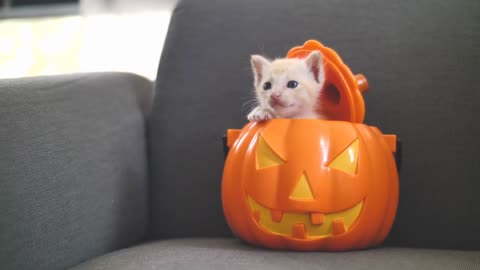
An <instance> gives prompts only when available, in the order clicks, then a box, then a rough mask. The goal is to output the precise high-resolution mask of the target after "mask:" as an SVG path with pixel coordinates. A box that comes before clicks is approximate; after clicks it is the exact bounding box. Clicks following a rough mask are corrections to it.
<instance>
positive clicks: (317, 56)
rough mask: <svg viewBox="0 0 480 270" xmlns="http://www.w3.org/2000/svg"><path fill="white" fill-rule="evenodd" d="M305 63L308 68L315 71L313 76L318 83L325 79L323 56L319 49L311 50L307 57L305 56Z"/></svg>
mask: <svg viewBox="0 0 480 270" xmlns="http://www.w3.org/2000/svg"><path fill="white" fill-rule="evenodd" d="M305 64H306V65H307V67H308V70H309V71H310V72H312V73H313V77H314V78H315V81H317V83H321V82H323V81H324V80H325V72H324V68H323V56H322V54H321V53H320V52H319V51H313V52H311V53H310V54H309V55H308V56H307V58H305Z"/></svg>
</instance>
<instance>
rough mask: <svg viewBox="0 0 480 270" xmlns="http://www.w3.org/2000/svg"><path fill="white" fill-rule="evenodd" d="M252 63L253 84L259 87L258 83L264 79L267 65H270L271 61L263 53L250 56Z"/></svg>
mask: <svg viewBox="0 0 480 270" xmlns="http://www.w3.org/2000/svg"><path fill="white" fill-rule="evenodd" d="M250 63H251V64H252V70H253V77H254V82H253V84H254V85H255V87H257V86H258V84H259V83H260V82H261V81H262V79H263V75H264V72H265V67H267V66H269V65H270V61H268V60H267V59H266V58H265V57H263V56H261V55H252V57H251V58H250Z"/></svg>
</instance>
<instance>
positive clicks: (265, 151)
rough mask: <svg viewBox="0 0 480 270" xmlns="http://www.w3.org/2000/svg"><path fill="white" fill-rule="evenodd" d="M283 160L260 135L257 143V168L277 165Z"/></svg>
mask: <svg viewBox="0 0 480 270" xmlns="http://www.w3.org/2000/svg"><path fill="white" fill-rule="evenodd" d="M283 163H284V161H283V160H282V159H281V158H280V157H279V155H278V154H276V153H275V151H273V150H272V148H270V146H268V144H267V142H266V141H265V139H264V138H263V137H262V136H260V137H259V138H258V145H257V169H263V168H267V167H272V166H277V165H280V164H283Z"/></svg>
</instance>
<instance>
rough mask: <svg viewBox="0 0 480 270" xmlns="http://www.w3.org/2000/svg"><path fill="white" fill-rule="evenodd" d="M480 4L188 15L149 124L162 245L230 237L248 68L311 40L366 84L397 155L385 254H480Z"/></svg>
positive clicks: (173, 42) (277, 8)
mask: <svg viewBox="0 0 480 270" xmlns="http://www.w3.org/2000/svg"><path fill="white" fill-rule="evenodd" d="M478 14H480V2H479V1H475V0H459V1H434V0H395V1H333V0H324V1H313V0H312V1H291V0H269V1H257V0H243V1H234V0H225V1H184V2H181V3H180V4H179V5H178V6H177V8H176V10H175V12H174V14H173V18H172V21H171V24H170V30H169V32H168V37H167V39H166V43H165V46H164V52H163V55H162V60H161V63H160V67H159V71H158V78H157V85H156V91H157V92H156V99H155V105H154V109H153V114H152V116H151V119H150V157H151V175H152V181H153V183H152V184H153V186H152V221H153V222H152V232H153V233H154V237H177V236H223V235H229V234H230V232H229V229H228V228H227V226H226V225H225V221H224V218H223V215H222V210H221V195H220V190H221V175H222V168H223V161H224V157H223V152H222V142H221V137H222V135H223V134H224V133H225V131H226V129H227V128H232V127H233V128H234V127H236V128H238V127H242V126H243V125H244V124H245V123H246V119H245V116H246V114H247V113H248V110H246V109H242V105H243V104H245V103H246V102H247V101H248V100H249V98H250V97H251V96H252V93H253V92H252V76H251V71H250V63H249V56H250V55H251V54H255V53H260V54H265V55H267V56H270V57H280V56H283V55H285V53H286V52H287V51H288V49H289V48H291V47H292V46H296V45H301V44H302V43H303V42H304V41H306V40H307V39H311V38H313V39H317V40H320V41H321V42H323V43H324V44H325V45H327V46H329V47H332V48H334V49H335V50H336V51H337V52H338V53H339V54H340V55H341V56H342V58H343V60H344V61H345V62H346V63H347V64H348V65H349V66H350V68H351V69H352V70H353V72H356V73H359V72H361V73H364V74H365V75H366V76H367V78H368V79H369V82H370V92H369V93H367V94H366V96H365V99H366V104H367V105H366V106H367V107H366V112H367V113H366V123H368V124H371V125H375V126H378V127H380V129H381V130H383V131H384V132H385V133H395V134H398V136H399V137H400V139H401V140H402V142H403V149H402V150H403V163H402V169H401V172H400V182H401V183H400V203H399V208H398V213H397V219H396V221H395V224H394V227H393V230H392V232H391V234H390V236H389V238H388V239H387V244H390V245H402V246H417V247H437V248H463V249H478V248H480V232H479V228H480V196H478V192H479V191H480V163H479V162H478V151H480V142H479V141H480V139H479V138H480V127H479V125H478V120H477V119H476V116H477V117H478V116H480V89H479V81H478V78H479V75H480V74H479V65H480V50H479V47H480V19H479V18H480V17H479V15H478Z"/></svg>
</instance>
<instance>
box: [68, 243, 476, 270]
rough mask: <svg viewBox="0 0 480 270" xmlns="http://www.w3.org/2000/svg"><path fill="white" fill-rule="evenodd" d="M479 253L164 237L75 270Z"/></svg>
mask: <svg viewBox="0 0 480 270" xmlns="http://www.w3.org/2000/svg"><path fill="white" fill-rule="evenodd" d="M479 267H480V251H451V250H432V249H410V248H378V249H371V250H365V251H355V252H339V253H329V252H303V253H302V252H286V251H273V250H265V249H259V248H255V247H251V246H248V245H246V244H244V243H243V242H241V241H239V240H236V239H228V238H211V239H175V240H164V241H158V242H153V243H149V244H144V245H141V246H136V247H133V248H129V249H124V250H121V251H117V252H114V253H111V254H108V255H105V256H102V257H99V258H96V259H94V260H92V261H88V262H86V263H83V264H81V265H78V266H77V267H74V268H72V269H71V270H109V269H112V270H113V269H115V270H130V269H131V270H142V269H162V270H167V269H207V270H212V269H245V270H252V269H263V270H268V269H272V270H281V269H312V270H321V269H336V270H342V269H345V270H351V269H382V270H383V269H390V270H395V269H439V270H440V269H465V270H466V269H479Z"/></svg>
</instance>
